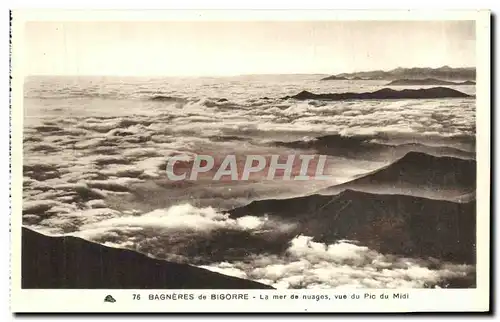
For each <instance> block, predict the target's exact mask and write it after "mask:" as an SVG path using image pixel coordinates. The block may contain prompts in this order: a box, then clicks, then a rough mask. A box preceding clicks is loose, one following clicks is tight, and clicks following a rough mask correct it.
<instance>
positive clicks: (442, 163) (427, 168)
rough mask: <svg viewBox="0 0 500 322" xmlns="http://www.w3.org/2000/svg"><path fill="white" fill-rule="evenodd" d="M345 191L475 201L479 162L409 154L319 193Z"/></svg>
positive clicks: (414, 153)
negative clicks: (477, 165)
mask: <svg viewBox="0 0 500 322" xmlns="http://www.w3.org/2000/svg"><path fill="white" fill-rule="evenodd" d="M346 189H352V190H358V191H364V192H370V193H381V194H405V195H412V196H420V197H427V198H431V199H445V200H450V201H457V202H468V201H470V199H474V198H475V196H474V194H475V190H476V161H475V160H464V159H459V158H453V157H436V156H432V155H428V154H425V153H419V152H409V153H407V154H406V155H405V156H404V157H402V158H401V159H399V160H397V161H396V162H394V163H392V164H390V165H388V166H387V167H385V168H382V169H378V170H376V171H374V172H372V173H370V174H367V175H364V176H362V177H360V178H357V179H355V180H352V181H349V182H346V183H344V184H341V185H337V186H332V187H329V188H327V189H324V190H322V191H320V193H328V194H337V193H339V192H341V191H343V190H346Z"/></svg>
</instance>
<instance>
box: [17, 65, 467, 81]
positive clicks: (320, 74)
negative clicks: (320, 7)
mask: <svg viewBox="0 0 500 322" xmlns="http://www.w3.org/2000/svg"><path fill="white" fill-rule="evenodd" d="M445 67H447V68H452V69H475V68H476V66H450V65H442V66H439V67H428V66H427V67H420V66H418V67H417V66H413V67H401V66H400V67H395V68H391V69H370V70H359V71H351V72H339V73H318V72H310V73H304V72H301V73H248V74H247V73H245V74H228V75H214V74H199V75H193V74H189V75H188V74H184V75H182V74H181V75H162V74H157V75H137V74H135V75H130V74H115V75H110V74H28V75H24V77H25V78H26V77H167V78H168V77H175V78H229V77H244V76H295V75H318V76H323V75H333V76H335V75H341V74H356V73H368V72H376V71H382V72H390V71H393V70H396V69H414V68H421V69H424V68H428V69H440V68H445Z"/></svg>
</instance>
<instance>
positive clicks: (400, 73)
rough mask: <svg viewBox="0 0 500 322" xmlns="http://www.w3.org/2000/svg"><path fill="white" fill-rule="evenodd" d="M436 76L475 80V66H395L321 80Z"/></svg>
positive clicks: (438, 77) (423, 77) (448, 78)
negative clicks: (388, 69)
mask: <svg viewBox="0 0 500 322" xmlns="http://www.w3.org/2000/svg"><path fill="white" fill-rule="evenodd" d="M425 78H437V79H447V80H475V79H476V68H475V67H458V68H453V67H449V66H443V67H439V68H419V67H415V68H401V67H399V68H396V69H393V70H390V71H383V70H374V71H367V72H355V73H342V74H337V75H332V76H328V77H325V78H323V79H321V80H342V79H344V80H345V79H354V80H356V79H367V80H368V79H373V80H395V79H425Z"/></svg>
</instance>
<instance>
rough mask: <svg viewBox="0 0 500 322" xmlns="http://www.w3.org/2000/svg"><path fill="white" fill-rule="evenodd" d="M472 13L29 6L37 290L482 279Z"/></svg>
mask: <svg viewBox="0 0 500 322" xmlns="http://www.w3.org/2000/svg"><path fill="white" fill-rule="evenodd" d="M14 19H15V15H14ZM476 23H477V21H476V20H475V18H471V19H462V20H460V19H452V20H450V19H443V20H439V19H432V20H429V19H425V20H423V19H421V20H418V19H413V20H411V19H408V20H401V19H392V20H391V19H371V20H370V19H363V20H354V19H346V20H343V19H331V20H323V19H319V20H318V19H317V20H312V19H311V20H296V21H294V20H283V19H281V20H280V19H277V20H275V21H273V20H267V19H261V20H244V19H242V20H237V19H220V20H216V19H208V20H203V19H193V20H191V21H189V20H180V19H177V20H174V19H172V20H168V19H165V20H153V19H152V20H144V21H136V20H134V21H125V20H124V21H117V20H112V19H110V20H109V21H105V20H102V19H100V20H95V21H92V20H87V19H85V20H70V19H64V17H61V19H60V21H28V22H26V23H25V24H24V25H23V35H22V37H19V38H17V39H18V41H20V42H23V55H22V56H23V57H22V60H21V64H22V69H23V78H22V105H21V106H16V108H17V109H20V110H21V111H22V122H21V123H20V124H22V130H21V132H22V163H21V164H14V163H13V167H14V166H16V167H17V166H19V168H20V167H21V165H22V188H21V189H22V214H19V215H18V216H17V217H16V215H15V214H14V215H13V219H12V220H18V221H19V222H20V224H19V234H20V235H21V237H20V238H21V239H20V243H21V254H20V258H21V262H20V266H19V270H20V273H19V274H20V286H21V288H22V289H23V290H33V289H81V290H84V289H93V290H99V289H107V290H112V289H121V290H126V289H138V290H148V289H150V290H153V289H155V290H168V289H170V290H184V291H187V290H189V289H191V290H203V289H205V290H229V289H233V290H236V289H237V290H250V289H261V290H271V291H273V292H279V291H287V290H288V291H290V290H313V291H314V292H316V293H310V294H323V293H318V292H320V291H325V290H333V289H334V290H336V291H346V292H347V291H356V290H360V291H363V290H365V289H371V290H374V289H392V290H396V291H397V290H404V292H407V291H408V290H413V289H433V290H435V289H476V288H477V287H478V286H477V285H478V284H477V283H478V272H477V265H478V260H479V259H478V255H477V254H478V246H477V245H478V243H477V238H478V234H480V230H479V228H478V216H483V218H489V212H488V211H486V212H485V213H479V212H478V210H477V209H478V208H477V205H476V197H477V194H476V189H477V188H478V183H477V182H478V166H477V159H478V155H479V153H480V152H479V150H478V148H477V147H476V146H477V145H478V144H479V143H478V142H477V140H478V139H477V136H476V134H477V130H478V129H477V126H476V125H477V124H479V123H478V122H477V121H478V120H477V115H478V114H477V111H478V109H480V108H481V109H484V110H489V108H490V107H489V106H486V105H484V104H483V105H482V106H479V104H478V103H477V101H478V100H477V97H478V96H477V95H479V94H477V93H478V92H479V86H482V87H483V88H484V87H486V88H489V80H487V82H484V83H481V81H483V80H482V79H480V78H479V77H478V70H477V68H478V67H477V66H478V49H477V48H478V45H477V37H478V28H477V25H476ZM14 36H15V35H14ZM20 82H21V81H20ZM13 108H14V107H13ZM20 113H21V112H20ZM483 121H485V120H483ZM486 122H489V120H486ZM478 126H479V125H478ZM483 135H486V136H489V133H486V134H484V132H483ZM486 180H489V179H486ZM483 182H484V181H483ZM20 186H21V183H20ZM486 198H488V197H487V196H486ZM482 201H483V203H484V204H489V201H487V199H482ZM21 218H22V219H21ZM481 229H484V230H488V229H489V228H488V227H482V228H481ZM487 251H488V250H487V249H484V251H483V253H484V252H487ZM486 265H488V264H487V262H486ZM313 291H311V292H313ZM401 292H403V291H401ZM404 292H403V293H401V294H402V295H401V296H402V298H405V297H404V296H408V295H405V294H407V293H404ZM103 294H104V293H103ZM109 294H113V293H109ZM224 294H230V292H229V291H228V292H224ZM266 294H272V293H266ZM304 294H309V293H304ZM361 294H363V293H361ZM109 296H110V298H106V299H107V300H106V301H108V300H109V301H108V302H111V300H113V301H114V299H113V297H112V296H111V295H109ZM227 296H230V295H227ZM231 296H232V295H231ZM301 296H302V295H301ZM311 296H312V297H314V296H316V295H311ZM361 296H363V295H361ZM235 297H236V296H235ZM102 298H103V299H104V295H103V297H102ZM118 302H119V300H118ZM226 305H230V304H226Z"/></svg>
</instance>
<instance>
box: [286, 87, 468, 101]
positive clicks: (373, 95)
mask: <svg viewBox="0 0 500 322" xmlns="http://www.w3.org/2000/svg"><path fill="white" fill-rule="evenodd" d="M464 97H473V96H471V95H468V94H465V93H462V92H460V91H457V90H454V89H451V88H447V87H432V88H425V89H403V90H400V91H397V90H394V89H390V88H383V89H380V90H377V91H375V92H364V93H330V94H314V93H311V92H308V91H302V92H300V93H298V94H296V95H292V96H285V97H283V98H282V99H290V98H293V99H296V100H311V99H317V100H325V101H344V100H389V99H432V98H464Z"/></svg>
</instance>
